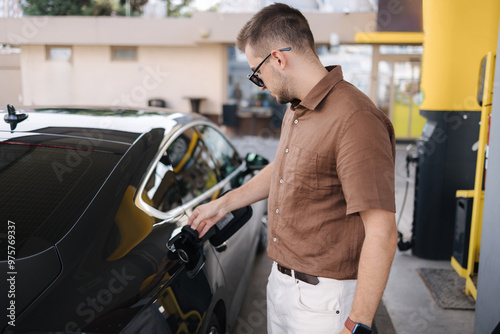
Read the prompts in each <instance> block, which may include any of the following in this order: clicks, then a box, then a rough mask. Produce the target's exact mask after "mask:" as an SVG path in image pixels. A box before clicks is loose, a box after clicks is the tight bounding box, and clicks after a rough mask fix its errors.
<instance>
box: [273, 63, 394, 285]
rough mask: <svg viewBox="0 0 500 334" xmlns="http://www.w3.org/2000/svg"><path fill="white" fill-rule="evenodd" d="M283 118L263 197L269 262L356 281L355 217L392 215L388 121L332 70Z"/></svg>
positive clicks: (359, 232)
mask: <svg viewBox="0 0 500 334" xmlns="http://www.w3.org/2000/svg"><path fill="white" fill-rule="evenodd" d="M327 69H328V70H329V73H328V74H327V75H326V76H325V77H324V78H323V79H322V80H321V81H320V82H319V83H318V84H317V85H316V86H315V87H314V88H313V89H312V90H311V91H310V92H309V94H308V95H307V96H306V97H305V98H304V99H303V100H302V101H296V102H295V103H292V105H291V107H290V108H289V109H288V110H287V112H286V114H285V117H284V119H283V125H282V130H281V139H280V144H279V146H278V150H277V152H276V158H275V161H274V167H273V172H272V180H271V189H270V193H269V246H268V255H269V257H270V258H271V259H272V260H274V261H276V262H278V263H279V264H281V265H283V266H285V267H288V268H291V269H294V270H297V271H300V272H303V273H307V274H310V275H315V276H320V277H328V278H334V279H340V280H343V279H355V278H357V272H358V262H359V257H360V253H361V246H362V244H363V240H364V236H365V234H364V226H363V222H362V221H361V217H360V216H359V212H360V211H363V210H367V209H384V210H388V211H392V212H395V211H396V210H395V199H394V162H395V139H394V129H393V127H392V124H391V122H390V120H389V119H388V118H387V117H386V116H385V114H384V113H382V112H381V111H380V110H378V109H377V108H376V107H375V105H374V104H373V103H372V101H371V100H370V99H369V98H368V97H367V96H366V95H365V94H363V93H362V92H361V91H359V90H358V89H357V88H355V87H354V86H353V85H351V84H350V83H348V82H347V81H345V80H343V76H342V69H341V68H340V66H334V67H327Z"/></svg>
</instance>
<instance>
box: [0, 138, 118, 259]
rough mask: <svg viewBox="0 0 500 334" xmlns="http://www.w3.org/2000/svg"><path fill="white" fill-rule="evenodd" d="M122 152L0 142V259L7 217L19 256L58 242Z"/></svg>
mask: <svg viewBox="0 0 500 334" xmlns="http://www.w3.org/2000/svg"><path fill="white" fill-rule="evenodd" d="M120 158H121V155H119V154H113V153H109V152H99V151H94V150H85V149H80V148H78V147H77V145H74V146H72V147H69V146H59V145H58V146H55V145H49V144H47V145H44V144H40V143H31V142H30V143H25V142H0V185H1V190H2V191H0V203H2V204H1V205H0V220H1V221H2V224H0V260H5V259H6V258H7V246H8V242H9V240H8V239H7V236H8V234H9V235H10V232H9V233H8V232H7V229H8V227H7V225H8V224H7V222H8V221H9V222H12V223H9V224H10V225H9V226H11V227H10V228H9V231H10V230H11V229H12V230H15V249H16V255H17V256H18V257H24V256H29V255H32V254H35V253H38V252H41V251H43V250H45V249H47V248H49V247H51V246H52V245H54V244H55V243H56V242H58V241H59V240H60V239H61V238H62V237H63V236H64V235H65V234H66V233H67V232H68V231H69V230H70V229H71V227H72V226H73V225H74V224H75V223H76V221H77V220H78V218H79V217H80V216H81V214H82V213H83V212H84V210H85V208H86V207H87V206H88V205H89V204H90V202H91V201H92V199H93V198H94V196H95V195H96V193H97V192H98V191H99V189H100V187H101V186H102V184H103V183H104V181H105V179H106V177H107V176H108V175H109V174H110V172H111V171H112V169H113V167H114V166H115V165H116V164H117V163H118V161H119V159H120Z"/></svg>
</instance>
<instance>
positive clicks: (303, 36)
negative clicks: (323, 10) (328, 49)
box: [236, 3, 316, 57]
mask: <svg viewBox="0 0 500 334" xmlns="http://www.w3.org/2000/svg"><path fill="white" fill-rule="evenodd" d="M247 45H250V46H251V47H252V48H253V49H254V52H255V56H260V57H265V56H266V55H267V54H269V52H271V51H272V50H274V49H278V48H286V47H292V50H294V51H296V52H299V53H302V54H303V53H307V52H310V51H312V52H313V53H314V54H316V48H315V45H314V37H313V34H312V32H311V28H310V27H309V23H308V22H307V19H306V18H305V17H304V15H302V13H301V12H300V11H298V10H297V9H295V8H292V7H290V6H288V5H285V4H282V3H275V4H273V5H270V6H267V7H264V8H263V9H261V10H260V11H259V12H258V13H256V14H255V15H254V16H253V17H252V18H251V19H250V21H248V22H247V23H246V24H245V25H244V26H243V28H242V29H241V31H240V33H239V34H238V39H237V42H236V47H237V48H238V49H239V50H240V51H242V52H244V51H245V48H246V46H247Z"/></svg>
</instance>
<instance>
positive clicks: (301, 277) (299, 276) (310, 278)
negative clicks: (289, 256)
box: [276, 263, 319, 285]
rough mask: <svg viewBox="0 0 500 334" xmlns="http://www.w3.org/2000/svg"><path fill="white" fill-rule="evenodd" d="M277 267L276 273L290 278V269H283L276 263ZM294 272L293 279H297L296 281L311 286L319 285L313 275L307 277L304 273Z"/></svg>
mask: <svg viewBox="0 0 500 334" xmlns="http://www.w3.org/2000/svg"><path fill="white" fill-rule="evenodd" d="M276 264H277V265H278V271H279V272H281V273H283V274H285V275H288V276H292V269H289V268H287V267H283V266H282V265H281V264H279V263H276ZM294 271H295V278H296V279H298V280H301V281H302V282H306V283H309V284H312V285H316V284H318V283H319V279H318V277H316V276H313V275H309V274H304V273H301V272H299V271H296V270H294Z"/></svg>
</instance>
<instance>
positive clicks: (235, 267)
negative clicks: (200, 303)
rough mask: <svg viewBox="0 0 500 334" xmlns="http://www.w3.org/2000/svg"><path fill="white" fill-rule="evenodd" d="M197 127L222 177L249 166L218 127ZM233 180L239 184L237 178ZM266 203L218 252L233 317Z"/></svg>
mask: <svg viewBox="0 0 500 334" xmlns="http://www.w3.org/2000/svg"><path fill="white" fill-rule="evenodd" d="M197 130H198V131H199V132H200V134H201V137H202V140H203V141H204V143H205V144H206V146H207V147H208V149H209V150H210V153H211V155H212V157H213V160H214V162H215V166H216V169H217V173H218V175H219V178H220V180H221V181H222V180H224V179H226V178H230V176H231V174H232V173H234V171H236V170H238V169H241V168H242V167H245V166H244V162H243V161H242V159H241V158H240V156H239V154H238V152H237V151H236V149H235V148H234V147H233V145H232V144H231V143H230V142H229V140H228V139H227V138H226V137H225V136H224V135H223V134H222V133H220V132H219V131H218V130H217V129H216V128H215V127H213V126H210V125H209V124H203V125H199V126H197ZM233 175H234V174H233ZM238 177H239V175H236V176H235V177H233V179H236V178H238ZM233 184H234V185H235V186H236V185H237V183H235V182H233ZM230 189H231V182H229V183H228V184H227V185H226V186H225V188H224V191H227V190H230ZM264 206H265V205H264V203H256V204H254V205H252V207H253V211H254V213H253V216H252V218H250V220H249V221H248V222H247V223H246V224H245V225H244V226H243V227H242V228H241V229H240V230H239V231H238V232H237V233H236V234H234V235H233V236H232V237H231V238H229V240H227V241H226V243H225V246H224V247H219V248H218V249H217V252H216V253H217V257H218V259H219V263H220V264H221V266H222V270H223V272H224V276H225V277H226V281H227V287H228V290H229V294H230V295H231V297H232V300H231V304H232V306H233V307H230V308H229V310H230V314H229V317H230V318H234V317H236V316H237V314H238V312H239V308H240V305H241V303H242V301H243V299H244V296H245V291H246V286H247V283H248V277H249V276H250V275H249V274H250V271H251V269H252V265H253V261H254V257H255V249H256V243H257V241H258V236H259V228H260V218H261V212H262V210H263V209H264Z"/></svg>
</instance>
